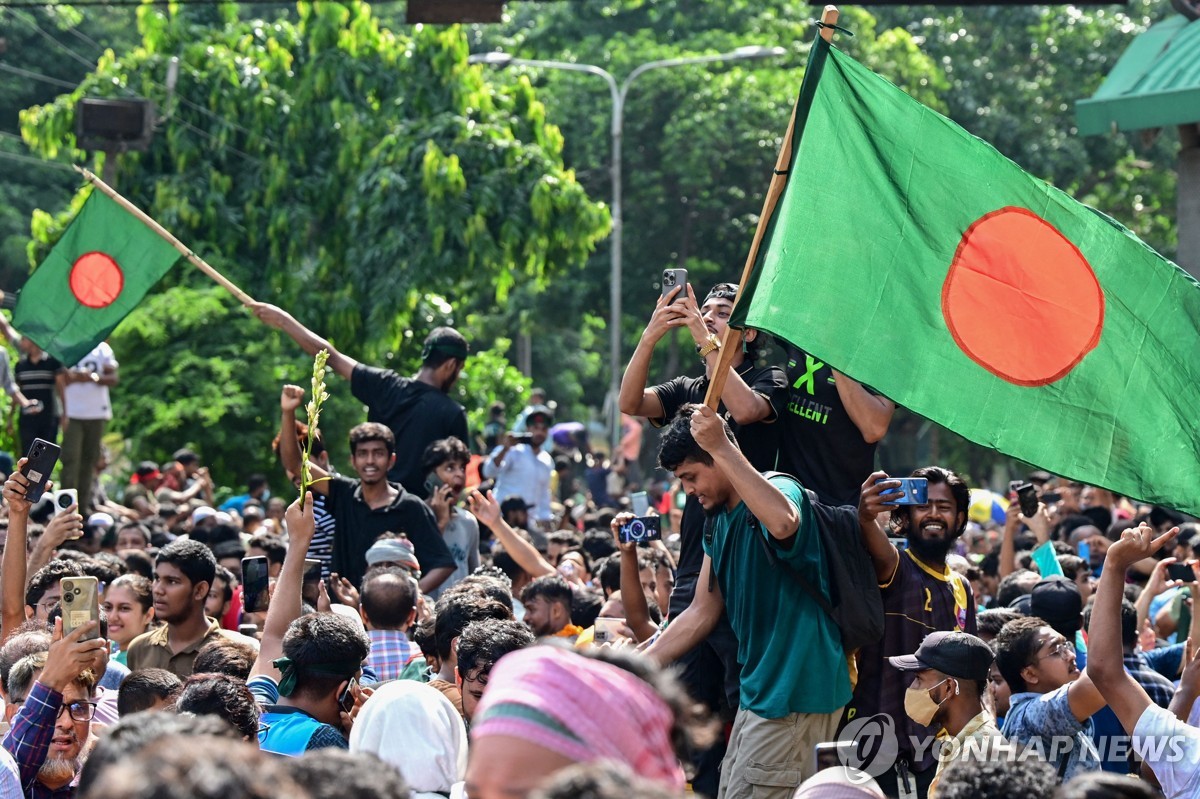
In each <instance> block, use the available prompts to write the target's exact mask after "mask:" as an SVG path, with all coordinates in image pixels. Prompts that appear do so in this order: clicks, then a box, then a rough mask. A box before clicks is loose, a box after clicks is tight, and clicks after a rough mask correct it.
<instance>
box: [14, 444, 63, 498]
mask: <svg viewBox="0 0 1200 799" xmlns="http://www.w3.org/2000/svg"><path fill="white" fill-rule="evenodd" d="M60 452H62V450H60V449H59V448H58V444H54V443H52V442H50V441H46V440H45V439H43V438H35V439H34V440H33V443H32V444H30V445H29V452H26V453H25V459H26V461H25V468H23V469H22V470H21V474H23V475H25V477H26V478H28V480H29V487H28V488H26V489H25V499H27V500H29V501H30V502H37V501H38V500H40V499H41V498H42V494H44V493H45V492H46V483H48V482H50V473H51V472H53V471H54V464H56V463H58V455H59V453H60Z"/></svg>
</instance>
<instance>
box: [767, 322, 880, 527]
mask: <svg viewBox="0 0 1200 799" xmlns="http://www.w3.org/2000/svg"><path fill="white" fill-rule="evenodd" d="M777 341H778V342H779V344H780V346H782V347H783V348H784V352H785V353H786V354H787V359H788V362H787V386H788V388H787V395H786V398H785V399H783V400H782V401H781V403H780V406H779V416H780V423H779V425H778V428H779V429H778V430H777V431H776V432H777V433H778V435H779V471H781V472H787V473H788V474H790V475H793V476H794V477H796V478H797V479H798V480H799V481H800V484H801V485H802V486H804V487H805V488H808V489H811V490H812V491H815V492H816V494H817V498H818V499H820V500H821V502H823V503H824V504H826V505H854V506H857V505H858V494H859V489H860V488H861V487H862V482H863V480H865V479H866V477H867V475H869V474H870V473H871V472H873V471H875V445H876V444H878V443H879V441H880V439H882V438H883V437H884V435H886V434H887V429H888V425H889V424H890V423H891V421H892V414H893V413H895V411H896V405H895V403H893V402H892V401H891V400H889V399H887V398H886V397H881V396H879V395H877V394H875V393H874V392H873V391H871V390H870V389H868V388H867V387H866V386H863V385H862V384H861V383H858V382H856V381H854V380H852V379H850V378H849V377H846V376H845V375H844V374H842V373H841V372H839V371H837V370H836V369H833V368H832V367H831V366H829V365H828V364H826V363H824V362H822V361H821V360H820V359H818V358H816V357H814V356H812V355H810V354H808V353H807V352H805V351H804V350H802V349H800V348H799V347H795V346H793V345H791V344H789V343H788V342H786V341H784V340H782V339H777Z"/></svg>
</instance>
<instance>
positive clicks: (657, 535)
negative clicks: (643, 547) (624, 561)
mask: <svg viewBox="0 0 1200 799" xmlns="http://www.w3.org/2000/svg"><path fill="white" fill-rule="evenodd" d="M659 523H660V522H659V517H657V516H639V517H637V518H636V519H631V520H630V521H628V522H626V523H625V524H623V525H621V532H620V536H621V543H623V544H648V543H649V542H651V541H658V540H659V539H661V538H662V529H661V527H660V526H659Z"/></svg>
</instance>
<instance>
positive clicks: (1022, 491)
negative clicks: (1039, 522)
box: [1017, 483, 1038, 519]
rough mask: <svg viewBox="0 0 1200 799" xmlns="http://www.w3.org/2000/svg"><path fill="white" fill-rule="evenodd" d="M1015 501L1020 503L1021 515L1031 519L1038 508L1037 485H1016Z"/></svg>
mask: <svg viewBox="0 0 1200 799" xmlns="http://www.w3.org/2000/svg"><path fill="white" fill-rule="evenodd" d="M1017 502H1019V503H1020V505H1021V515H1022V516H1024V517H1025V518H1026V519H1032V518H1033V515H1034V514H1035V513H1037V509H1038V495H1037V487H1036V486H1034V484H1033V483H1022V484H1021V485H1019V486H1017Z"/></svg>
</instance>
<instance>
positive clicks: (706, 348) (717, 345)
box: [696, 333, 721, 358]
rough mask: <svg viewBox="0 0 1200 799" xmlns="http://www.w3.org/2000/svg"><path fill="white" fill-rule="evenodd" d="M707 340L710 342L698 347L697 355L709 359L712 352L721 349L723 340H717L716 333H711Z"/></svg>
mask: <svg viewBox="0 0 1200 799" xmlns="http://www.w3.org/2000/svg"><path fill="white" fill-rule="evenodd" d="M705 340H706V341H707V342H708V343H707V344H702V345H701V344H697V345H696V354H697V355H699V356H700V357H701V358H705V357H707V356H708V354H709V353H710V352H713V351H715V350H719V349H721V339H719V338H717V335H716V334H715V333H709V334H708V338H707V339H705Z"/></svg>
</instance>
